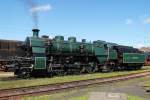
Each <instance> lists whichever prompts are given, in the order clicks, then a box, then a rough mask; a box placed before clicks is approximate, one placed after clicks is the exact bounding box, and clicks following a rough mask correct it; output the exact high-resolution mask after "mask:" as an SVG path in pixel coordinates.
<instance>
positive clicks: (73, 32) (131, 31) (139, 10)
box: [0, 0, 150, 47]
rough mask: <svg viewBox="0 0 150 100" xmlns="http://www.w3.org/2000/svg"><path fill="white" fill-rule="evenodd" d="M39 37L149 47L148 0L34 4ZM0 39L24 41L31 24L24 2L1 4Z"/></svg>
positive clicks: (67, 0)
mask: <svg viewBox="0 0 150 100" xmlns="http://www.w3.org/2000/svg"><path fill="white" fill-rule="evenodd" d="M34 1H35V2H37V4H38V5H37V6H44V5H50V7H51V9H50V10H48V11H39V12H38V27H39V29H40V30H41V31H40V35H44V34H46V35H49V36H50V37H54V36H56V35H63V36H64V37H65V39H67V38H68V37H69V36H76V37H77V40H79V41H80V40H81V39H82V38H85V39H87V40H88V41H93V40H104V41H108V42H115V43H119V44H123V45H130V46H134V47H141V46H149V45H150V41H149V40H150V10H149V9H150V0H34ZM0 13H1V14H0V38H1V39H12V40H24V39H25V38H26V36H31V35H32V33H31V30H32V28H33V25H34V23H33V20H32V16H31V8H30V7H29V5H28V3H27V0H1V3H0Z"/></svg>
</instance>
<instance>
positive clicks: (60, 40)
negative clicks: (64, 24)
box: [54, 36, 64, 42]
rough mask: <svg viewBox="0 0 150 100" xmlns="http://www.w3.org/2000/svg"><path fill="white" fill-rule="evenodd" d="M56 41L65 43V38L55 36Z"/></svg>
mask: <svg viewBox="0 0 150 100" xmlns="http://www.w3.org/2000/svg"><path fill="white" fill-rule="evenodd" d="M54 40H55V41H56V42H64V37H63V36H55V38H54Z"/></svg>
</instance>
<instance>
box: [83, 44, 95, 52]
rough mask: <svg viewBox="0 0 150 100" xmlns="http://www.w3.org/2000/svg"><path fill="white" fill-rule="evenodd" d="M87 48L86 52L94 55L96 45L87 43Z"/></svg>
mask: <svg viewBox="0 0 150 100" xmlns="http://www.w3.org/2000/svg"><path fill="white" fill-rule="evenodd" d="M84 47H85V51H86V52H87V53H89V54H93V53H94V45H93V44H91V43H85V44H84Z"/></svg>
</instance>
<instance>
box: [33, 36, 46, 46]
mask: <svg viewBox="0 0 150 100" xmlns="http://www.w3.org/2000/svg"><path fill="white" fill-rule="evenodd" d="M30 45H31V46H32V47H34V46H36V47H37V46H39V47H41V46H44V42H43V40H42V39H40V38H36V37H31V38H30Z"/></svg>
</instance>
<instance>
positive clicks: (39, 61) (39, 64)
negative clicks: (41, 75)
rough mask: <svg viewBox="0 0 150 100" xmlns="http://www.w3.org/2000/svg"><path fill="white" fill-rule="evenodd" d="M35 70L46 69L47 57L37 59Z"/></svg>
mask: <svg viewBox="0 0 150 100" xmlns="http://www.w3.org/2000/svg"><path fill="white" fill-rule="evenodd" d="M34 69H46V57H35V65H34Z"/></svg>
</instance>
